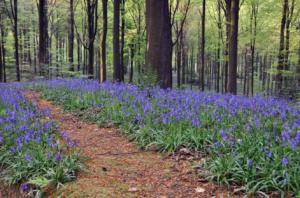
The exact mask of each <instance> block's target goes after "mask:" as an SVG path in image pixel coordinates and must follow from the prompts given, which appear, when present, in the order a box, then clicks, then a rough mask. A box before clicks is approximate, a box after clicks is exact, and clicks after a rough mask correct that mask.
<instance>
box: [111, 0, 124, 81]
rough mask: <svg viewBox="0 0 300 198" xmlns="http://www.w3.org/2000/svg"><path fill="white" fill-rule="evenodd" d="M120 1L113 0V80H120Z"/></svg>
mask: <svg viewBox="0 0 300 198" xmlns="http://www.w3.org/2000/svg"><path fill="white" fill-rule="evenodd" d="M119 24H120V2H119V0H114V27H113V52H114V81H117V82H120V81H121V80H122V79H121V76H120V51H119V50H120V47H119V46H120V41H119V37H120V36H119V35H120V31H119Z"/></svg>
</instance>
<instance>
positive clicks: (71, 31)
mask: <svg viewBox="0 0 300 198" xmlns="http://www.w3.org/2000/svg"><path fill="white" fill-rule="evenodd" d="M73 1H74V0H70V18H69V27H70V29H69V35H68V39H69V62H70V68H69V71H71V72H74V71H75V69H74V8H73Z"/></svg>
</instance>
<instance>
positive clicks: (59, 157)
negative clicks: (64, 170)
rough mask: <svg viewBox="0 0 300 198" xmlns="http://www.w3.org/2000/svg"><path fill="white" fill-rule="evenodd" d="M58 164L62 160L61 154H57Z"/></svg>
mask: <svg viewBox="0 0 300 198" xmlns="http://www.w3.org/2000/svg"><path fill="white" fill-rule="evenodd" d="M55 160H56V161H57V162H59V161H60V160H61V156H60V153H58V154H57V156H56V159H55Z"/></svg>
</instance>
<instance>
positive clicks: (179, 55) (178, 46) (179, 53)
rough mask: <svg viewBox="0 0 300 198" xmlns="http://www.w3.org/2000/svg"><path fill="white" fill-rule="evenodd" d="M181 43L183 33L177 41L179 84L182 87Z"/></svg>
mask: <svg viewBox="0 0 300 198" xmlns="http://www.w3.org/2000/svg"><path fill="white" fill-rule="evenodd" d="M181 45H182V34H181V35H180V41H178V42H177V86H178V88H180V69H181V50H182V49H181Z"/></svg>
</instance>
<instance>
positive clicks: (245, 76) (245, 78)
mask: <svg viewBox="0 0 300 198" xmlns="http://www.w3.org/2000/svg"><path fill="white" fill-rule="evenodd" d="M244 59H245V69H244V70H245V74H244V90H243V95H244V96H245V95H246V84H247V48H245V56H244Z"/></svg>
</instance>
